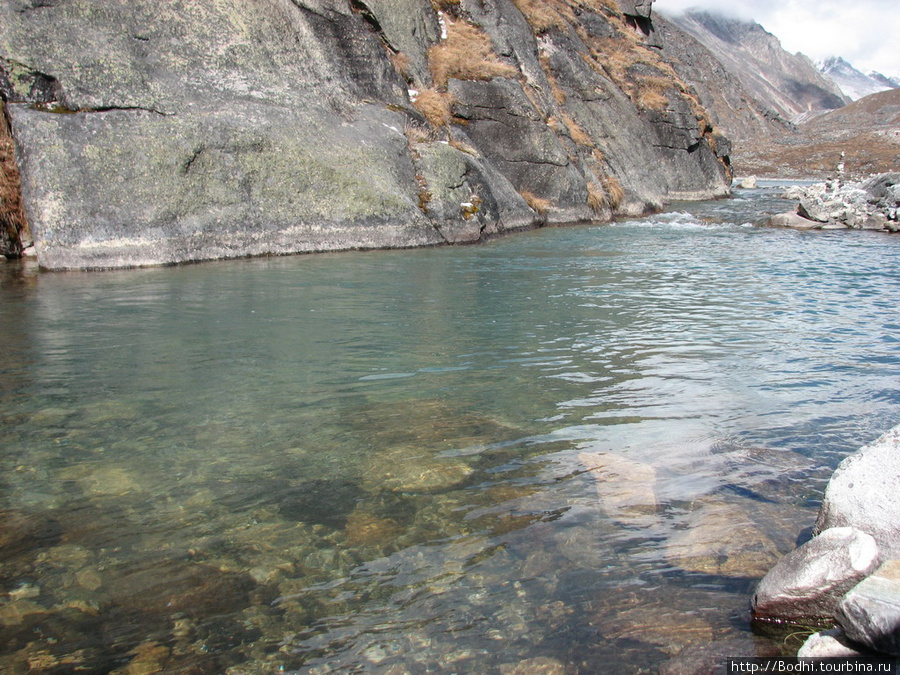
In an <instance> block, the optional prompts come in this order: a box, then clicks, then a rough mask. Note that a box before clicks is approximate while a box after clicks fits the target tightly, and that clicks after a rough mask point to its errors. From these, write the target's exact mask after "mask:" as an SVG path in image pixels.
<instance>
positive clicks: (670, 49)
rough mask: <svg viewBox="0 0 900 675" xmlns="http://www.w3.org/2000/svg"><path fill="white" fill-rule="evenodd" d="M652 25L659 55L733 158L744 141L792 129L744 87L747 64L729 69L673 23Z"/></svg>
mask: <svg viewBox="0 0 900 675" xmlns="http://www.w3.org/2000/svg"><path fill="white" fill-rule="evenodd" d="M654 25H655V26H656V33H657V35H658V40H659V42H660V44H661V46H662V54H663V56H664V57H665V59H666V60H667V61H668V62H669V63H670V64H672V66H673V68H674V69H675V71H676V72H677V73H678V75H679V77H681V78H682V79H683V80H684V81H685V82H686V83H688V84H689V85H690V86H691V87H692V88H693V89H694V91H696V92H697V96H698V97H699V99H700V102H701V103H702V104H703V106H704V108H706V110H708V111H709V114H710V117H711V119H712V121H713V124H714V126H715V127H716V128H718V129H719V130H720V131H721V132H722V133H723V134H724V135H725V136H726V137H728V139H729V140H730V141H731V142H732V144H733V152H732V158H733V159H734V158H735V157H739V156H740V154H741V151H742V148H743V146H744V145H745V144H746V143H748V142H750V141H752V140H755V139H759V138H767V137H770V136H774V135H781V134H783V133H784V132H785V131H788V130H791V129H793V128H794V124H793V123H792V122H791V121H790V120H788V119H787V118H786V117H785V116H783V115H782V114H779V113H778V112H776V111H775V109H774V108H773V106H772V103H771V101H768V100H763V101H760V100H758V99H757V98H756V97H755V96H754V94H753V93H751V92H750V91H749V90H748V89H747V88H746V87H745V86H744V84H743V82H742V80H741V78H740V77H739V73H740V72H741V71H743V70H746V69H747V68H749V67H751V66H749V65H748V66H747V67H740V68H736V69H735V70H736V72H732V71H731V70H729V68H728V67H727V66H726V65H724V64H723V63H722V62H721V61H720V60H719V59H718V58H717V57H716V55H715V54H714V53H713V52H712V50H710V49H708V48H707V47H706V46H705V45H704V44H702V43H701V42H700V41H699V40H697V39H696V38H695V37H694V36H693V35H691V34H690V33H688V32H687V31H685V30H683V29H682V28H680V27H679V25H677V23H676V22H674V21H671V20H667V19H665V18H662V17H659V16H658V17H657V18H656V19H655V20H654ZM766 99H768V97H766Z"/></svg>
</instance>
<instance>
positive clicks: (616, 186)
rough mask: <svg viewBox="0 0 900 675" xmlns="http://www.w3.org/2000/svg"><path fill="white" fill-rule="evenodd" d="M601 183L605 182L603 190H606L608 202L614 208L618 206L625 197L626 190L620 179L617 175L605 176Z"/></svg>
mask: <svg viewBox="0 0 900 675" xmlns="http://www.w3.org/2000/svg"><path fill="white" fill-rule="evenodd" d="M601 183H603V190H604V192H606V200H607V203H608V204H609V205H610V207H612V208H613V209H616V208H618V207H619V204H621V203H622V201H624V199H625V190H623V189H622V184H621V183H620V182H619V179H618V178H616V177H615V176H604V177H603V179H602V180H601Z"/></svg>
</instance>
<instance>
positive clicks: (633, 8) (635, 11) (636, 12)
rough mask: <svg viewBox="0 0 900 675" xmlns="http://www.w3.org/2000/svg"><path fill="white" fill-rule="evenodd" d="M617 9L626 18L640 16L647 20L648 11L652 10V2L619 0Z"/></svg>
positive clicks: (647, 0) (646, 0) (649, 0)
mask: <svg viewBox="0 0 900 675" xmlns="http://www.w3.org/2000/svg"><path fill="white" fill-rule="evenodd" d="M619 7H620V8H621V10H622V12H623V13H624V14H627V15H628V16H640V17H643V18H645V19H649V18H650V11H651V10H652V8H653V0H619Z"/></svg>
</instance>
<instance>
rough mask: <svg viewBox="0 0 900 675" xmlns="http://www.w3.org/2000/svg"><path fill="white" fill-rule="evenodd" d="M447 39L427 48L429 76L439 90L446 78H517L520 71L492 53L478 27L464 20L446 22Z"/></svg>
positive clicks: (442, 88)
mask: <svg viewBox="0 0 900 675" xmlns="http://www.w3.org/2000/svg"><path fill="white" fill-rule="evenodd" d="M446 23H447V39H446V40H444V41H442V42H440V43H439V44H436V45H434V46H433V47H432V48H431V49H429V50H428V65H429V68H430V70H431V77H432V78H433V79H434V85H435V87H437V88H438V89H441V90H444V89H446V88H447V82H448V81H449V79H450V78H451V77H452V78H455V79H457V80H490V79H493V78H495V77H508V78H517V77H519V71H518V70H517V69H516V68H514V67H513V66H511V65H509V64H507V63H503V62H502V61H500V59H499V58H497V55H496V54H494V47H493V45H492V44H491V39H490V38H489V37H488V36H487V34H486V33H484V32H483V31H482V30H481V29H480V28H478V27H476V26H474V25H472V24H470V23H467V22H465V21H456V22H450V21H447V22H446Z"/></svg>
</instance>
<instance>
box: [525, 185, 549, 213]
mask: <svg viewBox="0 0 900 675" xmlns="http://www.w3.org/2000/svg"><path fill="white" fill-rule="evenodd" d="M519 194H520V195H522V199H524V200H525V203H526V204H528V206H529V207H530V208H531V210H532V211H534V212H535V213H537V214H538V215H541V216H544V215H546V214H547V212H548V211H549V210H550V207H551V206H553V202H551V201H550V200H549V199H543V198H541V197H538V196H537V195H535V194H534V193H533V192H529V191H528V190H522V191H521V192H519Z"/></svg>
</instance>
